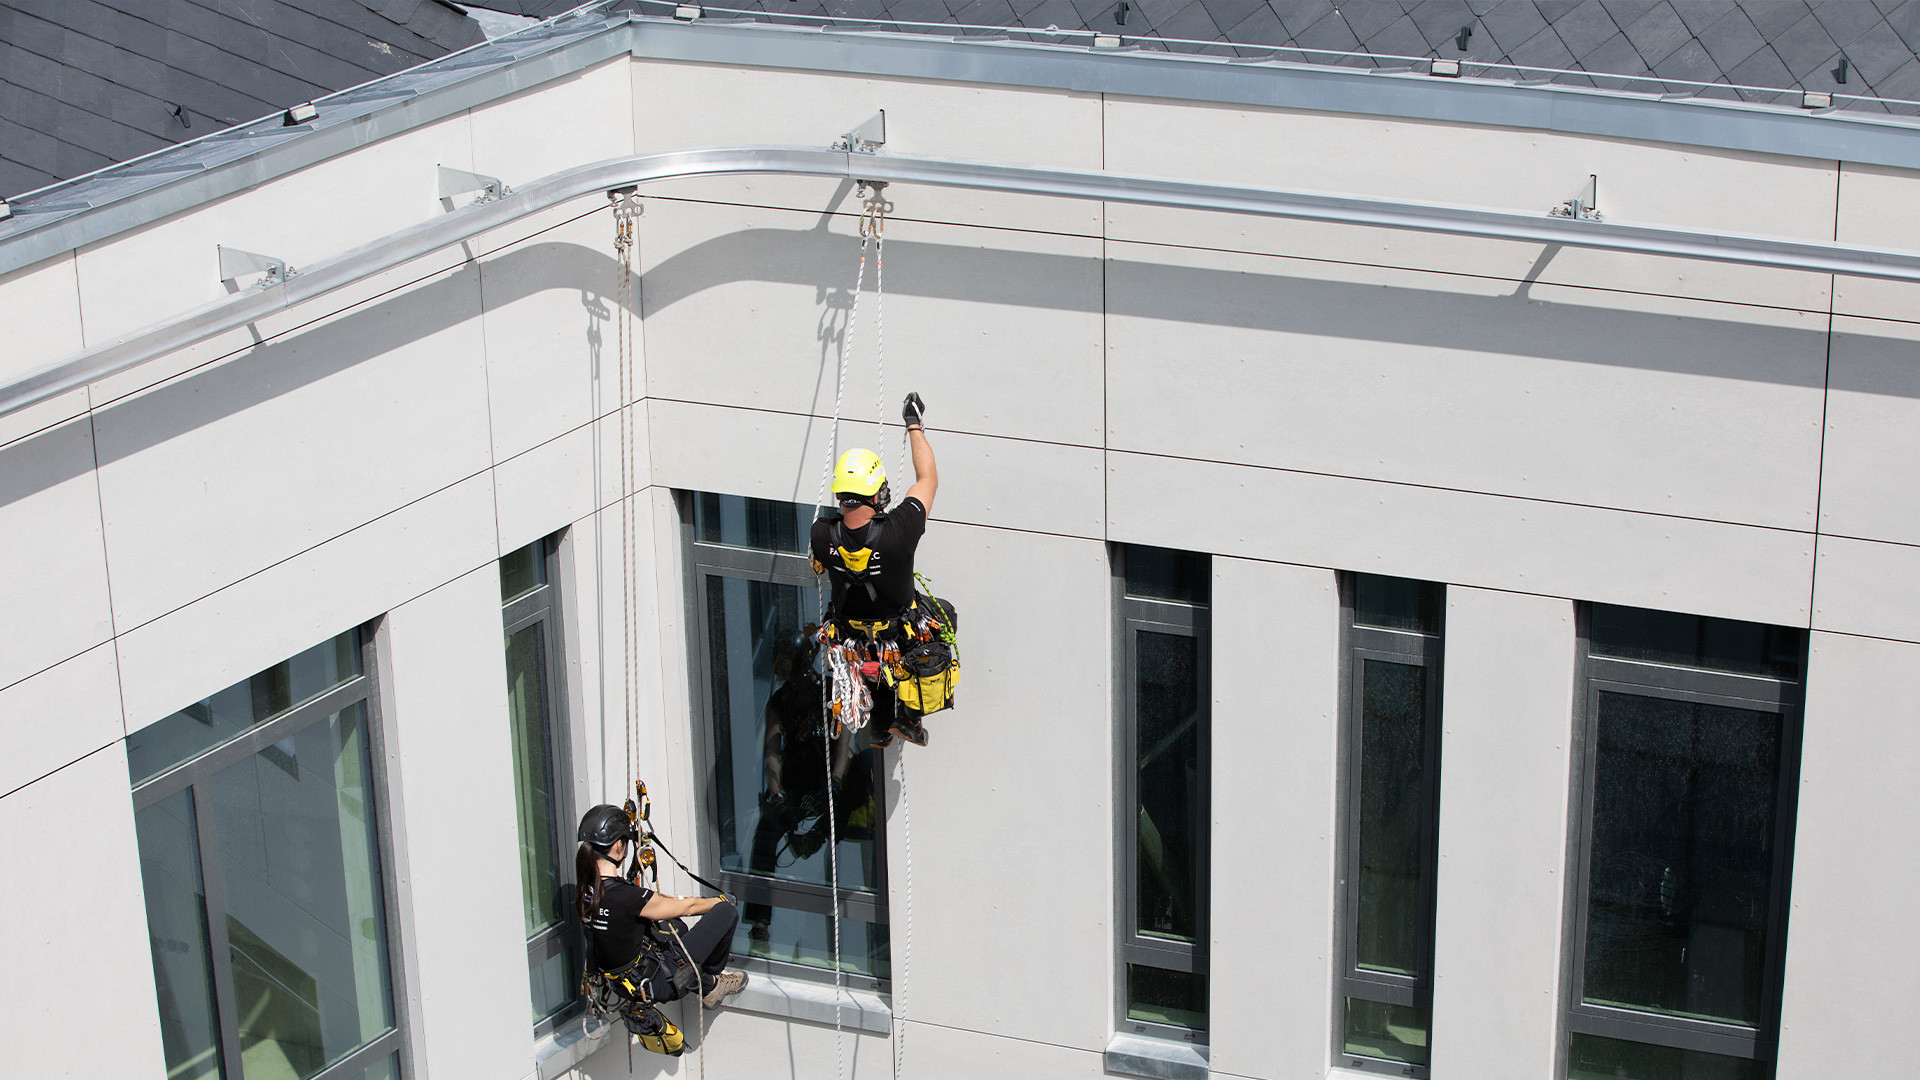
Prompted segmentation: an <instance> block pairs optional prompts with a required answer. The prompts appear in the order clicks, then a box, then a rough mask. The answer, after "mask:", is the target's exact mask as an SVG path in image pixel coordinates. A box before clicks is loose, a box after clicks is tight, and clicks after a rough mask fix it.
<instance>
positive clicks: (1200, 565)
mask: <svg viewBox="0 0 1920 1080" xmlns="http://www.w3.org/2000/svg"><path fill="white" fill-rule="evenodd" d="M1115 562H1116V564H1117V565H1116V566H1115V574H1114V583H1115V589H1116V592H1117V593H1118V598H1117V600H1118V602H1117V604H1116V608H1117V610H1118V612H1119V620H1120V624H1119V652H1120V655H1119V656H1118V657H1117V658H1116V659H1117V664H1116V666H1117V667H1118V669H1119V671H1120V679H1119V690H1120V694H1119V696H1120V699H1121V700H1120V701H1119V702H1118V709H1119V713H1120V728H1121V732H1120V738H1121V745H1122V755H1121V761H1122V775H1121V788H1122V791H1121V797H1120V798H1119V799H1118V800H1117V803H1118V806H1119V809H1120V835H1121V843H1122V851H1123V859H1124V867H1123V868H1122V875H1123V876H1122V881H1121V887H1120V893H1121V895H1122V896H1123V897H1124V910H1123V911H1122V912H1121V924H1120V925H1121V938H1120V969H1121V970H1120V972H1119V975H1120V978H1119V979H1118V980H1117V981H1118V983H1119V989H1120V994H1121V999H1122V1000H1121V1005H1120V1015H1121V1016H1122V1017H1124V1026H1125V1027H1126V1028H1130V1029H1131V1030H1133V1031H1134V1032H1138V1033H1142V1034H1148V1035H1161V1036H1167V1037H1171V1038H1177V1039H1186V1040H1189V1041H1192V1042H1196V1043H1205V1042H1206V1030H1207V903H1208V891H1207V875H1208V850H1207V832H1208V830H1207V822H1208V818H1209V815H1210V812H1211V811H1210V809H1209V807H1210V805H1211V801H1210V800H1211V797H1210V793H1209V790H1208V785H1209V780H1208V777H1209V773H1210V770H1209V768H1208V760H1209V754H1210V753H1211V745H1210V729H1211V726H1212V725H1211V720H1210V716H1211V713H1210V710H1209V709H1208V703H1209V702H1210V701H1211V700H1212V698H1211V696H1210V690H1209V680H1208V663H1209V659H1208V651H1207V603H1208V591H1209V586H1210V584H1211V582H1212V568H1211V566H1210V564H1209V563H1208V560H1207V556H1205V555H1199V554H1194V553H1192V552H1185V551H1168V550H1165V549H1162V548H1149V547H1140V546H1137V545H1126V546H1122V547H1121V548H1119V549H1118V551H1117V553H1116V557H1115Z"/></svg>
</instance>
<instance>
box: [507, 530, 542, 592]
mask: <svg viewBox="0 0 1920 1080" xmlns="http://www.w3.org/2000/svg"><path fill="white" fill-rule="evenodd" d="M544 546H545V545H544V544H541V543H538V542H536V543H532V544H528V545H527V546H526V547H523V548H521V549H520V550H518V551H515V552H512V553H511V554H509V555H507V557H506V558H504V559H501V560H500V602H501V603H503V604H504V603H506V602H507V601H509V600H511V599H513V598H514V597H516V596H525V595H527V594H528V593H530V592H532V591H533V590H535V589H537V588H539V587H540V586H542V585H545V584H546V583H547V560H546V558H545V556H544V555H543V554H542V552H541V548H543V547H544Z"/></svg>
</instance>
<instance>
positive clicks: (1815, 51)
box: [1773, 13, 1840, 82]
mask: <svg viewBox="0 0 1920 1080" xmlns="http://www.w3.org/2000/svg"><path fill="white" fill-rule="evenodd" d="M1773 51H1774V53H1775V54H1776V55H1778V56H1779V57H1780V60H1781V62H1782V63H1784V64H1786V65H1787V70H1788V71H1791V72H1793V74H1794V77H1795V78H1798V79H1800V80H1802V81H1803V82H1804V81H1805V78H1806V76H1808V75H1810V74H1812V73H1813V72H1814V71H1817V70H1820V69H1822V68H1824V67H1831V66H1832V65H1830V64H1828V63H1827V61H1828V59H1830V58H1831V57H1833V56H1834V55H1836V54H1837V53H1838V52H1839V51H1840V47H1839V46H1838V45H1835V44H1834V43H1833V38H1831V37H1829V36H1827V30H1826V27H1824V26H1821V25H1820V20H1818V19H1816V18H1814V17H1813V15H1812V14H1811V13H1809V14H1808V15H1807V17H1806V18H1804V19H1801V20H1800V21H1799V22H1797V23H1795V24H1793V25H1792V26H1791V27H1789V28H1788V29H1787V31H1786V32H1785V33H1783V34H1780V35H1778V36H1776V37H1775V38H1774V39H1773Z"/></svg>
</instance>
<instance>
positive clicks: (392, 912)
mask: <svg viewBox="0 0 1920 1080" xmlns="http://www.w3.org/2000/svg"><path fill="white" fill-rule="evenodd" d="M347 632H348V633H351V634H354V635H356V637H357V640H356V642H355V648H357V649H358V650H359V653H360V665H361V667H360V674H358V675H355V676H354V677H352V678H351V679H348V680H346V681H345V682H342V683H341V684H339V685H338V686H335V687H332V688H330V689H328V690H326V691H324V692H322V693H320V694H318V695H316V696H314V697H312V698H310V699H308V700H307V701H304V702H302V703H300V704H298V705H295V706H293V707H292V708H290V709H288V710H287V711H286V712H284V713H282V714H281V715H279V716H276V717H274V718H273V719H271V720H268V721H266V722H265V723H261V724H256V725H254V726H252V727H249V728H248V729H246V730H245V731H243V732H241V733H240V734H239V735H236V736H234V737H233V738H231V739H229V740H227V741H226V742H223V743H220V744H218V745H215V746H210V747H208V748H206V749H205V750H202V751H201V752H199V753H198V754H195V755H194V756H192V757H190V758H188V759H186V760H185V761H182V762H180V763H178V764H176V765H174V766H173V767H171V768H169V769H167V770H166V771H164V772H161V773H158V774H156V775H154V776H152V777H150V778H148V779H146V780H143V781H141V782H140V783H138V784H136V785H134V787H133V791H132V799H133V809H134V812H135V813H138V812H140V811H141V810H145V809H146V808H148V807H150V806H152V805H153V804H155V803H157V802H160V801H161V800H163V799H166V798H169V797H171V796H173V795H176V794H178V793H179V792H181V791H182V790H186V791H188V792H189V793H190V796H189V797H190V798H191V800H192V802H193V825H194V840H195V843H196V845H197V846H198V849H199V852H200V865H199V867H198V868H197V870H198V872H199V874H200V888H201V895H202V896H203V897H204V907H203V909H202V913H203V916H204V918H205V924H204V926H203V930H204V932H205V933H206V940H207V951H208V953H209V954H210V960H211V963H210V964H209V965H208V966H209V967H210V968H211V969H212V975H213V993H214V1014H215V1019H216V1021H217V1022H218V1025H219V1035H220V1064H221V1071H222V1075H223V1076H226V1077H229V1078H235V1077H244V1076H245V1075H246V1072H245V1069H244V1066H243V1065H242V1062H241V1058H240V1053H241V1048H240V1029H239V1005H238V995H237V992H236V990H235V989H234V978H233V964H232V962H231V960H230V959H228V958H229V957H230V955H231V953H232V943H231V942H230V941H229V940H228V937H227V924H226V914H227V906H226V883H225V881H224V880H223V879H222V876H221V873H220V841H219V837H218V835H217V834H216V833H215V831H214V830H215V812H214V807H213V793H212V789H211V787H210V784H211V782H212V780H213V777H214V774H216V773H218V772H220V771H221V770H223V769H225V768H227V767H228V766H230V765H234V764H236V763H239V762H242V761H245V760H247V759H248V758H250V757H252V756H254V755H255V754H257V753H259V752H260V751H261V750H263V749H265V748H267V747H269V746H272V745H274V744H275V743H277V742H281V741H283V740H285V739H287V738H289V737H290V736H292V735H294V734H296V733H298V732H300V731H303V730H305V729H306V728H307V727H309V726H310V725H312V724H316V723H323V722H325V720H326V719H327V718H328V717H330V716H332V715H333V714H335V713H337V712H340V711H342V710H344V709H348V708H351V707H353V706H354V705H356V704H358V705H361V706H362V707H363V708H364V709H365V710H366V724H367V757H368V760H369V762H370V763H371V765H372V769H371V774H370V776H369V777H368V779H369V784H368V791H369V795H370V798H371V800H372V802H373V807H372V813H371V814H370V815H369V816H370V817H371V819H372V822H373V826H374V837H375V844H374V847H375V848H376V849H377V851H378V857H379V860H380V900H381V903H383V904H385V905H386V912H385V915H386V928H387V942H386V946H387V979H388V984H387V985H388V995H389V997H390V999H391V1004H392V1008H393V1027H392V1028H390V1029H388V1030H387V1031H385V1032H383V1033H381V1034H380V1035H378V1036H376V1037H374V1038H373V1039H371V1040H369V1041H368V1042H367V1044H366V1045H364V1046H362V1047H360V1048H359V1049H357V1050H354V1051H353V1052H352V1053H350V1054H348V1055H347V1056H345V1057H343V1058H341V1059H340V1060H339V1061H336V1062H334V1063H333V1064H331V1065H328V1066H327V1067H326V1068H323V1069H321V1070H320V1071H319V1072H317V1073H315V1074H314V1075H313V1076H312V1077H311V1078H310V1080H341V1078H345V1077H351V1076H353V1075H355V1074H357V1073H359V1072H361V1071H363V1070H365V1069H368V1068H371V1067H372V1066H374V1065H377V1064H379V1063H380V1061H381V1060H383V1059H385V1058H388V1057H391V1056H394V1055H396V1054H397V1055H398V1058H399V1062H400V1075H401V1076H403V1077H407V1076H412V1075H414V1068H413V1041H412V1038H411V1028H410V1026H409V1024H408V1016H407V993H406V987H407V982H406V977H405V971H404V968H403V959H402V955H401V953H402V941H401V940H400V939H401V937H402V934H401V932H400V920H399V917H398V915H397V913H398V912H399V911H401V910H402V909H401V906H400V895H399V870H398V867H397V866H396V863H395V857H394V845H393V822H392V818H391V807H392V804H393V799H392V797H391V795H390V794H389V792H390V791H391V790H392V788H391V785H390V783H389V780H390V778H389V772H388V767H387V765H388V759H387V752H388V750H387V739H386V727H385V724H384V722H383V717H382V713H381V709H380V684H379V679H378V674H379V655H378V654H379V645H380V643H379V642H378V641H377V638H378V637H379V635H380V633H381V629H380V624H379V622H378V621H376V622H374V623H368V624H366V625H364V626H360V627H356V628H354V629H353V630H350V631H347ZM296 655H297V654H296Z"/></svg>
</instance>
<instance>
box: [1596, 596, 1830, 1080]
mask: <svg viewBox="0 0 1920 1080" xmlns="http://www.w3.org/2000/svg"><path fill="white" fill-rule="evenodd" d="M1585 621H1586V626H1585V635H1584V636H1585V641H1586V650H1585V651H1586V656H1585V681H1586V692H1585V695H1584V702H1583V716H1582V721H1581V731H1582V733H1583V737H1584V743H1585V745H1584V747H1583V752H1582V756H1581V759H1580V785H1579V792H1580V800H1581V801H1580V803H1579V804H1578V812H1577V814H1576V815H1575V825H1576V828H1577V830H1578V835H1577V837H1576V842H1577V845H1578V847H1577V862H1576V877H1575V880H1574V881H1573V882H1572V886H1573V889H1574V896H1575V898H1576V901H1577V903H1576V905H1575V915H1574V925H1573V926H1572V928H1571V930H1572V934H1573V941H1572V947H1571V949H1570V950H1569V952H1570V953H1571V961H1572V964H1571V977H1572V983H1573V989H1574V993H1573V994H1572V995H1571V996H1570V1003H1569V1006H1568V1013H1567V1029H1568V1046H1567V1075H1568V1077H1569V1078H1570V1080H1588V1078H1594V1077H1603V1076H1604V1077H1609V1078H1614V1077H1625V1078H1627V1080H1702V1078H1712V1080H1763V1078H1764V1077H1767V1076H1770V1075H1771V1073H1772V1064H1771V1061H1772V1058H1773V1047H1774V1037H1775V1030H1776V1025H1777V1022H1778V1013H1779V1007H1780V970H1781V962H1782V957H1783V955H1784V952H1785V944H1786V915H1787V895H1786V893H1787V886H1788V877H1789V872H1788V871H1789V864H1790V858H1791V850H1790V849H1791V846H1792V836H1793V805H1794V803H1793V793H1794V790H1795V786H1796V784H1797V783H1798V775H1799V749H1800V702H1801V700H1802V695H1801V684H1800V680H1801V672H1802V669H1803V665H1804V661H1805V656H1806V632H1805V631H1803V630H1796V629H1790V628H1785V627H1775V626H1761V625H1758V624H1754V623H1739V622H1732V621H1729V620H1725V619H1710V618H1704V617H1701V616H1697V615H1679V614H1672V613H1668V612H1660V611H1641V610H1635V609H1631V608H1619V607H1609V606H1606V605H1601V604H1594V605H1592V606H1591V607H1590V608H1589V609H1588V610H1587V611H1586V613H1585Z"/></svg>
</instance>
